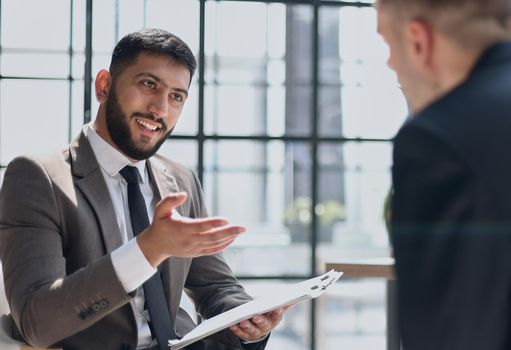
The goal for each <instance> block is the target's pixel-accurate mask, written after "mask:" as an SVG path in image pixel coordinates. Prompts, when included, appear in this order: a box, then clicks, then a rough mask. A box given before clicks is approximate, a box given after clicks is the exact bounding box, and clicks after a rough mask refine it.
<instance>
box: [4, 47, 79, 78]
mask: <svg viewBox="0 0 511 350" xmlns="http://www.w3.org/2000/svg"><path fill="white" fill-rule="evenodd" d="M0 57H1V65H2V74H3V75H5V76H19V77H31V78H64V79H65V78H67V76H68V74H69V55H68V54H67V53H62V54H43V53H15V52H11V53H10V52H9V51H8V50H7V49H5V50H4V52H2V55H1V56H0Z"/></svg>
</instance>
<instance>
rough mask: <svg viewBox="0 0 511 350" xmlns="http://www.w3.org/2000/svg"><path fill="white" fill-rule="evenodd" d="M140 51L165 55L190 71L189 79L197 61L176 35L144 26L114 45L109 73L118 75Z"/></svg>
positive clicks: (134, 59) (132, 61)
mask: <svg viewBox="0 0 511 350" xmlns="http://www.w3.org/2000/svg"><path fill="white" fill-rule="evenodd" d="M141 52H147V53H152V54H157V55H165V56H168V57H170V58H172V59H173V60H174V61H175V62H176V63H178V64H182V65H185V66H186V67H187V68H188V70H189V71H190V81H191V79H192V77H193V74H194V73H195V69H196V68H197V61H196V60H195V57H194V55H193V53H192V50H190V47H188V45H187V44H186V43H185V42H184V41H183V40H181V39H180V38H179V37H178V36H176V35H174V34H172V33H169V32H167V31H165V30H162V29H155V28H145V29H141V30H139V31H136V32H133V33H130V34H127V35H126V36H124V37H123V38H122V39H121V40H120V41H119V42H118V43H117V45H115V48H114V52H113V53H112V61H111V62H110V73H111V74H112V76H113V77H116V76H118V75H119V74H120V73H121V72H122V71H123V69H124V68H126V66H127V65H129V64H133V63H134V62H135V61H136V59H137V57H138V55H139V54H140V53H141Z"/></svg>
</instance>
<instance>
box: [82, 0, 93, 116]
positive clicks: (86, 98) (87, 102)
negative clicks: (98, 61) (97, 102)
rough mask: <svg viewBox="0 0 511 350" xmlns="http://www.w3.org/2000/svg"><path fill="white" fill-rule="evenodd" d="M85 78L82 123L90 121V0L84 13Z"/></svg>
mask: <svg viewBox="0 0 511 350" xmlns="http://www.w3.org/2000/svg"><path fill="white" fill-rule="evenodd" d="M85 18H86V20H85V72H84V74H85V76H84V84H83V88H84V98H83V105H84V106H83V123H84V124H86V123H88V122H90V120H91V101H92V99H91V97H92V96H91V90H92V0H87V3H86V11H85Z"/></svg>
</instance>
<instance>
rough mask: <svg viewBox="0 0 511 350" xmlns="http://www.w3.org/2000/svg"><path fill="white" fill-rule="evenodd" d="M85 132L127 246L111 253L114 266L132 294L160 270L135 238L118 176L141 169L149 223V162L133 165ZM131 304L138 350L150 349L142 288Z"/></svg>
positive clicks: (123, 183)
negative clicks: (132, 168) (129, 167)
mask: <svg viewBox="0 0 511 350" xmlns="http://www.w3.org/2000/svg"><path fill="white" fill-rule="evenodd" d="M83 132H84V134H85V136H86V137H87V139H88V140H89V143H90V145H91V147H92V151H93V152H94V155H95V156H96V159H97V161H98V163H99V166H100V168H101V173H102V174H103V177H104V179H105V182H106V186H107V188H108V192H109V193H110V198H111V199H112V204H113V206H114V210H115V216H116V218H117V223H118V225H119V230H120V232H121V236H122V241H123V243H124V244H123V245H122V246H120V247H119V248H117V249H116V250H114V251H113V252H112V254H111V258H112V264H113V266H114V269H115V272H116V273H117V277H118V278H119V280H120V282H121V283H122V285H123V287H124V290H126V293H130V292H133V291H134V290H136V289H137V288H139V287H140V286H142V284H143V283H144V282H145V281H146V280H148V279H149V278H150V277H151V276H152V275H153V274H154V273H156V271H157V270H156V269H155V268H154V267H153V266H152V265H151V264H150V263H149V262H148V261H147V259H146V258H145V256H144V254H143V253H142V251H141V250H140V247H139V246H138V243H137V241H136V239H135V238H133V229H132V228H131V219H130V214H129V209H128V186H127V183H126V181H125V180H124V178H123V177H122V176H121V175H120V174H119V171H120V170H121V169H122V168H124V167H125V166H126V165H132V166H135V167H137V168H138V171H139V173H140V184H139V185H140V190H141V191H142V195H143V196H144V200H145V203H146V208H147V215H148V217H149V221H151V220H152V217H153V214H154V207H155V199H154V194H153V189H152V187H151V184H150V181H149V174H148V171H147V167H146V161H145V160H142V161H139V162H136V163H132V162H131V161H130V160H129V159H128V158H126V157H125V156H124V155H123V154H122V153H120V152H119V151H118V150H116V149H115V148H114V147H112V146H111V145H110V144H109V143H108V142H106V141H105V140H103V139H102V138H101V136H99V135H98V134H97V133H96V131H94V129H93V128H92V126H91V125H90V124H87V125H85V126H84V127H83ZM131 304H132V306H133V309H134V310H135V319H136V322H137V329H138V345H137V349H139V348H145V347H148V346H149V345H151V331H150V329H149V325H148V324H147V314H144V296H143V292H142V288H140V290H139V291H138V292H137V295H136V296H135V297H134V298H133V299H132V300H131Z"/></svg>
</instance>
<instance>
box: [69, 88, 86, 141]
mask: <svg viewBox="0 0 511 350" xmlns="http://www.w3.org/2000/svg"><path fill="white" fill-rule="evenodd" d="M72 86H73V90H72V91H73V95H72V97H73V98H72V101H71V103H72V104H71V115H72V118H71V123H72V125H71V132H70V135H69V136H70V138H71V139H74V138H75V137H76V136H77V135H78V134H79V133H80V131H81V130H82V127H83V121H84V115H83V80H77V81H73V85H72Z"/></svg>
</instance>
